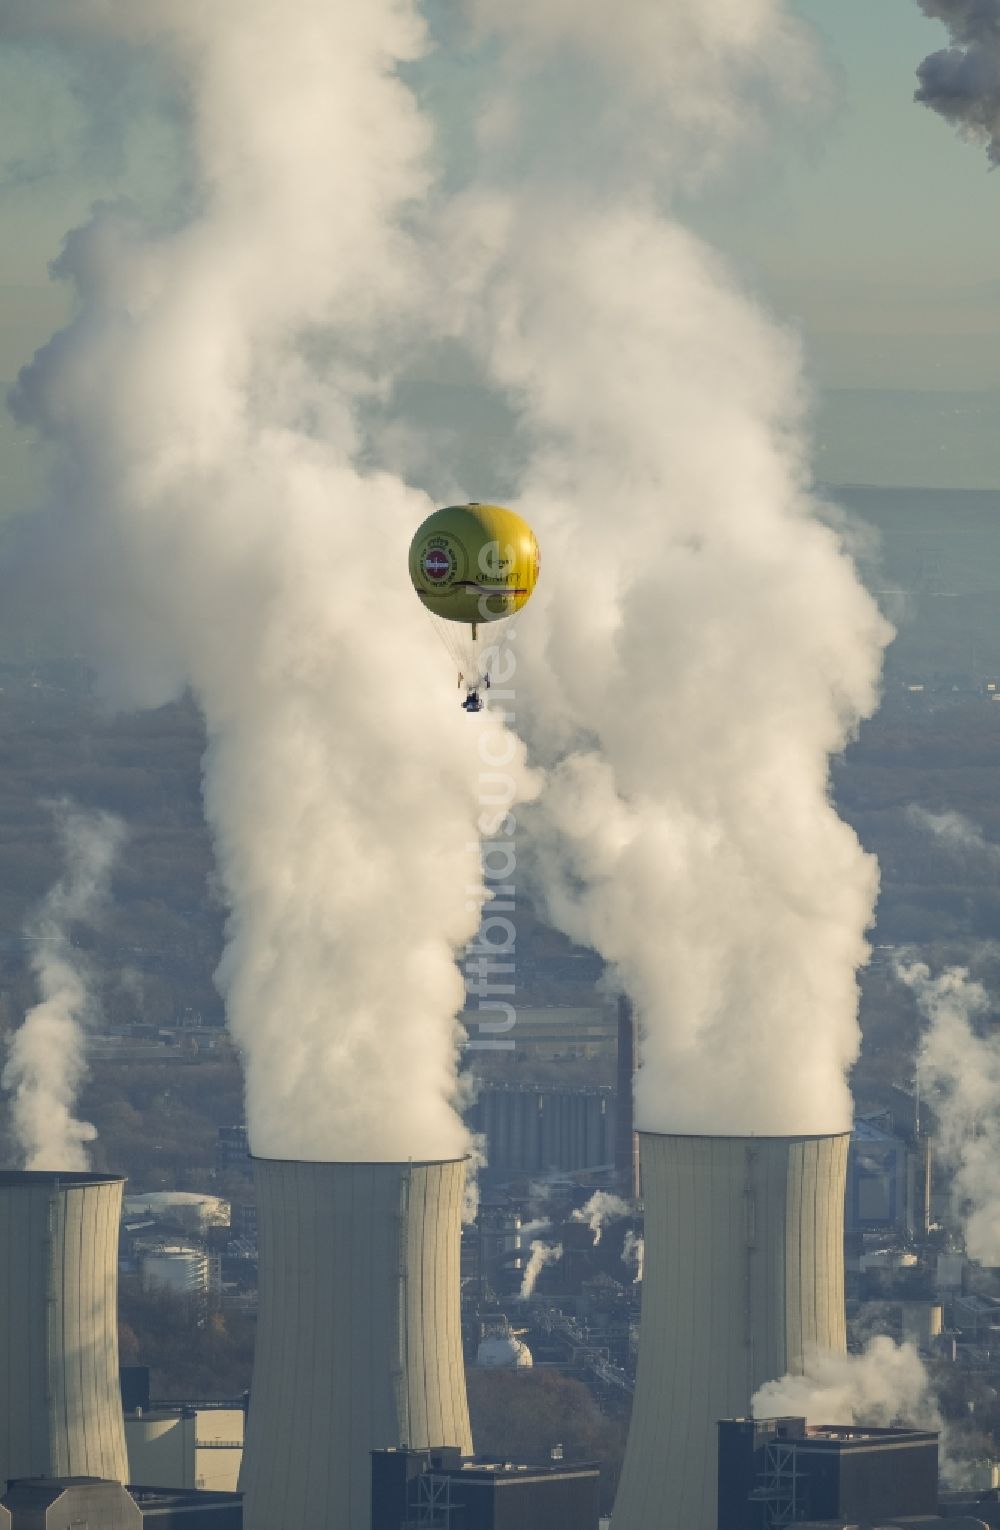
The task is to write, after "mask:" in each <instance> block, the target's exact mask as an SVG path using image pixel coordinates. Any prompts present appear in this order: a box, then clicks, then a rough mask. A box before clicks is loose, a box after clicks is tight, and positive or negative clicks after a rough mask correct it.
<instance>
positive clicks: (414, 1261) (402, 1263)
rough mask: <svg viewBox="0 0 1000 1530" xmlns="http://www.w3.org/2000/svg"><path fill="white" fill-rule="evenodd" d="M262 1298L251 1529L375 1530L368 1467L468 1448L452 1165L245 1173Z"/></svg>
mask: <svg viewBox="0 0 1000 1530" xmlns="http://www.w3.org/2000/svg"><path fill="white" fill-rule="evenodd" d="M254 1168H255V1174H256V1182H257V1204H258V1232H259V1240H260V1296H259V1316H258V1323H257V1344H256V1353H255V1357H254V1372H253V1386H252V1389H251V1394H250V1410H249V1416H248V1419H247V1431H246V1446H245V1450H244V1454H243V1465H242V1469H241V1473H240V1488H241V1490H242V1491H243V1493H244V1494H245V1500H244V1519H245V1524H246V1527H247V1530H277V1527H280V1530H370V1524H371V1452H372V1451H373V1450H376V1449H385V1448H387V1447H392V1446H397V1447H398V1446H403V1445H406V1446H409V1447H410V1448H416V1449H427V1448H430V1447H433V1446H453V1447H455V1448H457V1449H458V1450H459V1451H460V1452H461V1453H462V1454H464V1455H468V1454H469V1453H470V1452H471V1449H472V1440H471V1434H470V1430H469V1413H468V1403H467V1400H466V1393H465V1366H464V1361H463V1356H462V1341H461V1318H460V1278H459V1255H460V1239H461V1210H462V1197H463V1192H464V1184H465V1164H464V1162H463V1161H462V1160H460V1159H458V1160H448V1161H443V1162H429V1163H409V1164H407V1163H306V1162H290V1161H283V1160H275V1159H255V1161H254Z"/></svg>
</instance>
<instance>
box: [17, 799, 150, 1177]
mask: <svg viewBox="0 0 1000 1530" xmlns="http://www.w3.org/2000/svg"><path fill="white" fill-rule="evenodd" d="M55 811H56V827H57V829H58V834H59V839H60V841H61V843H62V847H63V853H64V857H65V861H66V870H65V872H64V873H63V875H62V876H61V877H60V878H59V880H58V882H56V883H55V885H54V886H53V887H52V888H51V889H50V890H49V892H48V893H47V894H46V895H45V897H44V899H43V900H42V902H41V904H40V906H39V907H38V909H37V910H36V911H35V912H34V913H33V914H31V915H30V916H29V918H28V919H27V920H26V922H25V926H24V932H25V935H26V936H27V938H28V940H29V941H30V942H31V943H32V951H31V969H32V971H33V973H34V975H35V980H36V982H37V984H38V990H39V993H40V994H41V998H40V1000H39V1002H38V1003H37V1004H36V1005H35V1006H34V1008H32V1009H30V1010H29V1011H28V1013H27V1014H26V1015H25V1017H24V1020H23V1021H22V1023H21V1025H20V1027H19V1028H18V1030H17V1031H16V1032H15V1033H14V1035H13V1037H12V1038H11V1041H10V1044H9V1048H8V1052H7V1061H6V1064H5V1066H4V1069H3V1073H2V1075H0V1083H2V1085H3V1088H4V1089H7V1090H10V1091H11V1092H12V1094H13V1099H12V1101H11V1103H10V1114H11V1124H12V1127H13V1134H14V1137H15V1140H16V1142H17V1145H18V1147H19V1148H20V1150H21V1153H22V1154H23V1158H24V1166H25V1168H27V1169H66V1170H69V1169H86V1168H88V1167H89V1162H90V1160H89V1158H88V1155H87V1146H86V1145H87V1143H88V1142H92V1141H93V1140H94V1138H95V1137H96V1136H97V1131H96V1128H95V1127H94V1126H93V1125H92V1124H91V1122H89V1121H80V1120H78V1119H77V1117H76V1116H75V1115H74V1108H75V1105H76V1098H77V1094H78V1092H79V1088H80V1084H81V1082H82V1080H83V1077H84V1074H85V1073H86V1027H87V1024H88V1022H89V1021H90V1020H91V1019H92V1018H93V1010H94V999H93V995H92V993H91V991H90V987H89V986H88V975H89V974H88V967H87V962H86V960H85V958H84V957H83V955H82V954H81V952H80V951H78V950H77V949H76V948H75V947H74V945H73V939H72V936H73V929H74V927H75V926H78V925H91V926H93V925H95V924H98V923H99V922H100V920H101V917H102V915H103V913H104V909H105V905H106V902H107V898H108V893H109V889H110V884H111V871H112V867H113V864H114V860H115V856H116V855H117V853H118V848H119V846H120V845H121V842H122V840H123V838H124V826H123V824H122V822H121V820H120V819H118V818H116V817H114V816H113V815H112V814H110V813H100V812H96V813H95V812H84V811H83V810H81V809H79V808H75V807H72V806H71V805H70V804H69V803H66V802H62V803H58V804H57V805H56V809H55Z"/></svg>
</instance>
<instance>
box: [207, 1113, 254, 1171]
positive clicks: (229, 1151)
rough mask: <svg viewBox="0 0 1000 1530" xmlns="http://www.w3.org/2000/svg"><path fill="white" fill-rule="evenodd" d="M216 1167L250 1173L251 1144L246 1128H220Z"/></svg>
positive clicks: (216, 1145)
mask: <svg viewBox="0 0 1000 1530" xmlns="http://www.w3.org/2000/svg"><path fill="white" fill-rule="evenodd" d="M215 1162H216V1167H217V1168H219V1169H222V1170H226V1169H243V1170H245V1171H246V1172H247V1173H249V1172H250V1167H251V1166H250V1144H249V1141H248V1139H247V1129H246V1127H245V1126H243V1125H240V1126H220V1127H219V1136H218V1139H217V1141H216V1144H215Z"/></svg>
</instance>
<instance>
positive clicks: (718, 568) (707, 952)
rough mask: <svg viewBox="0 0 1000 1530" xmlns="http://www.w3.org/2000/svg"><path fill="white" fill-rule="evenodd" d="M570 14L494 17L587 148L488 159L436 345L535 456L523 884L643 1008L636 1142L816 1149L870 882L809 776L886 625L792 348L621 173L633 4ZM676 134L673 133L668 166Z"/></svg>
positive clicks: (716, 68)
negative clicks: (576, 88)
mask: <svg viewBox="0 0 1000 1530" xmlns="http://www.w3.org/2000/svg"><path fill="white" fill-rule="evenodd" d="M473 8H474V9H475V10H476V12H477V16H478V17H479V19H480V21H481V23H482V25H483V26H484V27H485V26H486V24H487V20H488V17H487V11H486V7H485V6H483V7H473ZM697 9H698V12H699V17H700V19H699V21H698V22H697V23H691V25H690V27H689V28H688V30H689V32H690V34H691V35H690V36H689V37H687V39H686V41H685V47H687V48H689V50H690V53H691V60H692V67H693V68H694V69H695V72H696V75H697V78H698V80H699V82H700V88H701V89H702V90H704V92H705V94H706V98H708V97H711V99H712V100H713V101H715V102H716V103H719V102H721V103H722V106H723V108H724V111H725V114H726V115H727V116H728V115H731V114H734V113H735V114H738V112H739V110H740V107H741V103H742V101H743V99H744V96H743V95H742V94H740V93H739V92H738V91H737V89H736V86H737V84H738V82H739V80H740V78H741V75H742V74H747V73H750V74H753V73H755V72H756V71H758V70H759V69H760V68H761V67H762V66H764V65H767V64H768V63H775V64H776V65H777V61H776V60H775V59H769V57H768V52H767V49H766V48H763V47H760V46H758V45H757V42H755V41H754V40H753V39H751V40H750V41H747V40H746V38H743V39H742V42H741V30H740V28H739V27H737V28H735V30H734V29H733V27H732V21H733V17H734V16H735V14H736V10H737V9H739V8H734V7H732V6H721V5H719V6H709V7H707V8H702V7H699V8H697ZM578 10H579V8H578V7H575V6H569V5H566V4H561V3H556V0H550V3H548V4H542V5H540V6H537V7H536V6H532V7H530V8H529V7H527V6H514V7H510V8H508V7H505V8H504V9H503V12H502V15H500V14H499V13H497V15H498V19H496V20H495V22H494V27H495V30H496V31H497V32H498V33H499V34H500V38H499V42H500V44H502V45H504V46H505V47H506V48H507V53H506V54H504V52H502V51H501V48H500V46H499V45H498V47H497V48H496V50H495V53H494V54H491V65H492V68H493V72H494V74H495V75H496V76H497V77H498V78H500V79H502V80H503V82H504V87H503V88H505V89H506V90H507V91H508V92H510V93H511V94H512V95H513V96H514V98H515V99H519V97H518V92H521V93H522V94H523V95H524V97H525V99H528V97H530V95H531V92H532V90H533V89H535V88H537V86H538V81H539V79H544V78H546V77H547V76H546V75H545V69H546V67H556V66H555V64H554V63H553V60H552V59H551V58H549V57H548V56H542V55H543V53H544V50H545V49H549V50H551V52H552V54H553V55H555V54H556V53H558V52H559V50H560V49H561V48H563V47H564V46H565V48H566V49H569V50H570V51H571V52H573V53H575V54H576V55H577V56H579V55H580V54H581V53H585V54H586V57H587V66H588V68H589V70H590V72H591V76H592V79H591V88H592V94H591V95H589V96H588V97H587V107H588V116H592V118H593V120H594V122H595V123H597V124H598V131H597V132H595V135H594V136H593V137H588V136H587V124H586V122H582V123H580V124H577V126H578V127H579V132H580V134H581V135H582V137H581V139H580V142H579V145H578V147H579V153H578V154H577V156H576V159H575V160H574V167H575V174H576V178H573V177H563V178H562V179H560V175H559V172H560V171H561V169H562V168H563V165H564V158H563V150H564V147H565V145H564V143H563V137H562V124H561V122H560V121H556V122H555V124H554V125H553V124H552V123H551V122H550V123H549V124H548V126H546V123H545V122H543V121H540V120H539V119H538V118H537V116H534V115H532V114H530V113H528V112H518V111H517V110H514V111H511V112H510V113H509V119H508V132H509V134H511V135H513V134H514V133H515V132H516V129H515V128H514V127H513V126H511V125H510V124H516V123H518V122H526V124H527V126H526V129H525V131H526V133H529V134H530V135H531V142H530V155H529V154H528V153H527V147H528V146H524V147H525V153H524V154H522V155H521V156H520V157H519V156H518V154H517V153H516V152H515V150H513V149H512V150H510V151H509V153H510V159H511V160H512V161H514V162H515V163H516V164H517V168H518V174H517V176H516V177H515V176H513V175H511V174H505V173H504V169H503V167H502V166H501V167H500V168H499V169H497V170H496V171H495V174H494V179H493V183H492V184H489V185H487V184H486V183H485V182H484V181H483V180H480V182H479V183H478V184H477V185H475V186H473V187H470V188H469V189H468V191H467V193H466V195H465V197H464V198H459V199H458V202H457V204H456V206H455V208H454V209H453V214H452V218H451V222H450V249H451V252H452V254H451V260H450V268H451V269H452V270H453V271H454V272H455V280H454V282H453V284H452V287H451V288H450V289H449V299H450V306H449V322H450V323H451V326H452V329H453V331H454V332H455V333H457V334H459V335H461V336H463V337H464V338H465V340H466V341H467V343H468V344H469V345H470V346H472V347H473V348H474V349H475V351H476V353H477V355H478V358H479V362H480V365H481V367H482V369H483V371H484V373H485V374H486V375H487V376H489V378H490V379H491V380H492V381H493V382H494V384H495V385H497V386H499V387H501V388H502V389H504V390H505V392H506V394H507V396H508V399H509V402H510V403H511V406H512V407H513V408H514V410H515V411H516V412H517V414H518V417H519V423H520V426H521V429H522V432H523V436H524V438H525V439H527V441H529V442H530V443H531V446H532V451H531V454H530V458H529V461H528V465H527V467H526V469H525V471H524V474H523V482H522V492H521V496H520V507H521V509H522V510H523V511H524V513H525V514H526V515H527V516H528V518H529V519H530V520H531V521H532V522H533V523H534V524H535V525H536V527H537V530H538V533H539V539H540V542H541V545H542V547H543V549H544V557H545V560H546V567H548V568H553V567H554V568H555V569H557V570H558V578H551V577H550V578H548V579H546V580H543V582H542V584H541V585H540V587H539V591H538V594H537V596H536V597H535V601H536V602H537V610H533V611H532V613H531V620H532V621H533V623H534V627H533V633H534V634H536V636H534V638H533V648H532V661H531V664H530V665H527V664H526V665H524V666H522V671H521V672H520V673H519V683H520V684H521V690H520V691H519V695H518V703H517V710H518V722H519V725H520V724H521V723H522V721H523V722H524V726H525V728H526V731H527V734H528V737H529V739H530V742H531V744H532V746H533V747H534V749H535V751H536V752H537V755H538V757H539V758H540V759H541V760H542V761H543V762H544V763H545V764H546V765H547V766H548V776H547V781H546V784H545V787H544V791H543V795H542V797H541V800H540V803H539V804H538V806H537V809H536V810H533V812H532V817H531V834H530V840H531V844H532V848H533V850H534V851H535V852H536V853H535V871H536V874H537V876H538V877H539V879H540V881H541V882H542V884H543V886H544V888H545V893H546V898H547V906H548V910H549V914H550V916H551V917H552V918H553V920H554V921H555V922H556V923H557V924H558V925H559V926H560V927H561V928H562V929H563V930H565V931H566V932H567V933H568V934H569V935H570V936H571V937H572V938H574V939H575V940H577V941H579V942H581V943H583V944H587V945H591V946H593V947H594V948H596V949H597V950H598V951H599V952H601V954H602V955H603V956H605V957H606V958H607V959H608V961H609V962H610V963H612V964H613V966H614V968H615V969H616V970H615V974H614V981H615V982H616V983H619V984H620V985H621V986H622V987H623V988H624V989H625V990H626V991H627V992H628V993H629V994H630V995H631V996H632V997H633V998H634V999H635V1001H636V1005H637V1009H638V1013H639V1016H640V1020H641V1022H642V1027H643V1045H642V1068H641V1070H640V1073H639V1077H638V1083H637V1118H638V1123H639V1125H640V1126H641V1127H643V1128H645V1129H647V1130H672V1131H682V1132H683V1131H692V1132H702V1131H711V1130H724V1131H731V1132H735V1133H745V1132H755V1131H756V1132H769V1131H775V1130H778V1131H781V1132H798V1131H807V1132H825V1131H840V1130H843V1129H844V1128H845V1127H846V1126H847V1125H848V1123H849V1121H850V1111H851V1104H850V1096H849V1092H848V1088H847V1085H846V1082H845V1072H846V1070H847V1068H848V1067H849V1066H850V1064H851V1063H852V1061H853V1060H854V1058H855V1056H856V1053H857V1048H858V1026H857V983H856V971H857V968H858V967H859V965H860V964H861V963H863V962H864V961H865V960H866V958H867V954H868V948H867V944H866V941H865V931H866V928H867V927H868V925H869V924H870V921H871V917H872V910H873V904H874V899H875V895H876V891H877V880H878V879H877V867H876V865H875V862H874V860H873V859H872V858H871V857H870V856H867V855H865V854H864V853H863V851H862V850H861V847H860V845H859V843H858V840H857V837H856V835H855V834H854V832H853V830H852V829H850V828H849V827H848V826H847V825H846V824H845V823H843V822H842V821H841V820H840V819H839V818H838V817H837V814H836V812H835V811H834V808H833V806H832V803H831V800H830V784H829V770H828V766H829V759H830V756H831V755H832V754H834V753H836V752H838V751H839V750H841V749H842V748H843V746H844V744H845V742H846V741H847V740H848V739H849V738H850V737H851V736H852V734H853V733H854V731H855V729H856V727H857V725H858V722H859V720H860V719H861V718H863V717H864V716H866V715H868V714H869V713H870V712H871V711H872V710H873V708H874V707H875V705H876V702H877V699H878V682H879V674H880V664H881V653H882V648H883V646H884V644H885V643H886V641H887V640H888V637H889V629H888V627H887V625H886V624H885V622H884V621H883V620H882V618H881V617H880V615H879V613H878V611H877V609H876V607H875V605H874V603H873V602H872V600H871V599H870V598H869V596H868V595H867V594H866V592H865V591H864V589H863V587H862V585H861V583H860V581H859V579H858V577H857V574H856V571H855V568H854V566H853V564H852V562H851V561H850V559H849V557H848V556H847V554H846V552H845V549H844V547H843V546H842V544H841V542H840V540H839V537H838V535H837V533H836V532H835V531H834V530H832V529H831V528H830V527H829V526H828V525H826V524H825V523H824V521H823V518H822V507H821V506H819V505H818V504H817V503H816V502H815V500H813V499H812V498H811V497H810V495H809V493H808V490H807V473H806V466H805V459H806V444H805V441H804V439H803V436H802V413H803V408H804V398H803V387H802V381H801V375H800V370H799V357H798V350H797V346H796V344H795V342H794V341H793V339H792V338H791V337H790V336H788V335H787V334H785V333H782V332H781V331H779V330H778V329H776V327H775V326H774V324H773V323H772V322H770V321H769V320H768V319H767V318H766V316H765V315H764V314H763V313H762V312H761V311H760V309H759V308H758V306H757V305H756V304H754V303H753V302H752V301H751V300H750V299H749V298H748V297H747V296H746V295H745V294H744V293H743V292H742V291H741V290H740V288H739V285H738V283H737V282H736V280H735V279H734V277H733V275H732V273H731V272H730V271H729V270H728V269H727V268H726V266H725V264H724V263H723V261H722V260H720V259H719V258H718V256H716V255H715V254H714V253H713V252H712V251H711V250H710V249H708V248H707V247H706V246H705V245H704V244H703V243H702V242H700V241H699V240H698V239H697V238H695V237H694V236H693V235H692V234H691V233H689V232H688V231H686V230H685V229H684V228H683V227H682V226H680V225H679V223H678V222H677V221H676V220H675V219H674V218H672V217H670V216H669V215H668V214H667V213H666V212H664V211H662V210H661V209H662V208H663V207H664V206H665V205H666V204H667V202H668V200H669V195H670V189H671V188H670V178H669V168H668V170H667V171H666V172H665V176H666V178H665V179H660V180H659V181H657V182H656V183H655V184H654V181H653V180H652V178H651V177H649V176H647V175H646V174H645V170H644V167H646V166H647V160H646V158H645V156H644V152H643V148H642V144H643V140H644V139H645V138H646V137H647V136H648V135H649V134H650V133H651V132H653V131H654V126H655V127H656V128H663V127H664V113H667V114H668V115H669V112H670V103H671V100H672V97H671V90H670V84H671V80H672V78H673V75H674V73H675V71H676V69H677V68H678V67H679V63H678V59H677V58H676V57H675V56H674V54H673V53H672V52H671V50H670V49H669V48H668V47H666V46H664V47H663V48H662V49H658V48H657V47H652V46H649V47H647V46H646V44H647V42H648V41H649V38H650V37H652V36H654V35H656V36H658V35H659V34H658V33H657V32H656V24H655V19H654V7H653V6H652V5H649V6H647V5H640V6H639V7H637V8H636V13H637V14H639V15H641V16H642V17H643V18H645V21H644V24H643V25H642V26H640V25H639V24H638V23H636V24H635V25H632V23H631V21H630V20H629V17H631V16H632V10H631V9H630V10H629V16H628V17H622V16H620V15H619V13H618V12H615V13H611V12H609V11H607V10H606V9H603V10H600V11H599V9H598V7H596V6H587V7H585V14H586V17H587V22H586V25H585V26H583V27H578V26H577V24H576V21H577V15H578ZM675 10H676V8H671V7H667V8H664V7H662V6H657V7H655V11H656V14H659V13H661V12H666V13H667V14H670V15H673V14H674V13H675ZM689 10H690V8H689ZM752 13H753V15H754V16H755V17H756V18H757V23H758V26H757V33H755V36H757V35H763V34H764V33H765V32H766V29H767V27H766V25H765V24H769V25H771V26H772V28H774V29H779V30H785V29H787V28H788V27H789V25H790V23H789V21H788V18H787V13H786V11H785V9H784V7H782V6H781V5H779V4H776V3H775V4H760V5H758V6H756V7H753V8H752ZM491 14H492V13H491ZM685 14H688V12H685ZM690 14H692V15H693V11H691V12H690ZM667 25H669V24H667ZM694 34H697V36H695V35H694ZM665 35H666V34H664V36H665ZM737 44H739V46H745V53H744V54H743V65H744V68H743V69H742V70H741V69H740V68H739V67H737V62H738V55H739V47H738V46H737ZM687 65H688V55H687V54H685V55H684V67H685V68H686V67H687ZM532 68H534V69H535V77H534V79H533V78H532V74H531V71H532ZM656 71H660V72H659V74H657V73H656ZM654 77H655V79H657V80H658V81H659V87H660V88H659V92H658V93H657V91H656V90H654V89H653V88H652V86H651V81H652V80H653V79H654ZM525 81H526V83H522V82H525ZM640 85H641V87H642V88H641V89H638V88H636V89H633V87H634V86H635V87H638V86H640ZM654 95H655V96H656V103H655V108H654V106H652V105H649V103H650V101H651V100H652V97H653V96H654ZM626 101H627V102H628V108H627V111H626V108H625V104H624V103H625V102H626ZM647 105H649V109H648V110H645V109H644V107H645V106H647ZM616 110H617V112H618V119H619V127H620V129H621V132H622V134H623V135H624V137H623V144H624V148H623V152H622V153H621V154H620V155H618V156H617V157H616V158H615V161H614V166H613V170H614V174H609V175H605V173H604V172H605V170H606V169H608V166H606V165H605V164H604V161H603V158H602V143H601V141H600V138H599V129H600V125H601V124H603V123H604V121H605V119H606V117H607V115H608V114H609V113H611V114H614V112H615V111H616ZM687 126H688V124H687V122H686V117H685V113H684V111H683V110H681V111H680V112H679V113H678V114H677V115H676V116H675V117H674V118H673V119H672V120H671V129H670V130H671V132H672V133H673V135H674V139H675V148H676V149H677V150H678V152H680V151H681V150H683V148H684V147H685V145H686V144H690V143H691V142H692V135H690V134H688V133H687V132H686V128H687ZM694 137H695V139H696V138H697V134H695V135H694ZM633 150H635V152H634V153H633ZM591 161H593V163H594V165H595V166H596V167H597V168H596V169H595V170H594V172H593V174H592V175H591V174H589V172H588V168H587V166H588V164H589V163H590V162H591ZM526 621H527V619H526ZM522 677H523V678H522ZM790 1038H793V1040H792V1044H790Z"/></svg>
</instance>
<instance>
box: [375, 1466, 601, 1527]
mask: <svg viewBox="0 0 1000 1530" xmlns="http://www.w3.org/2000/svg"><path fill="white" fill-rule="evenodd" d="M599 1480H600V1474H599V1472H598V1470H597V1467H596V1466H592V1465H590V1464H587V1465H573V1464H570V1463H568V1462H564V1461H553V1462H548V1463H546V1464H545V1465H544V1466H521V1465H516V1464H514V1463H512V1462H509V1461H505V1462H500V1461H479V1460H476V1459H474V1458H469V1457H463V1456H462V1455H461V1454H460V1452H459V1451H457V1450H424V1451H413V1450H375V1451H373V1452H372V1521H371V1526H372V1530H408V1527H409V1526H411V1525H428V1526H436V1525H445V1526H447V1527H448V1530H598V1486H599Z"/></svg>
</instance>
